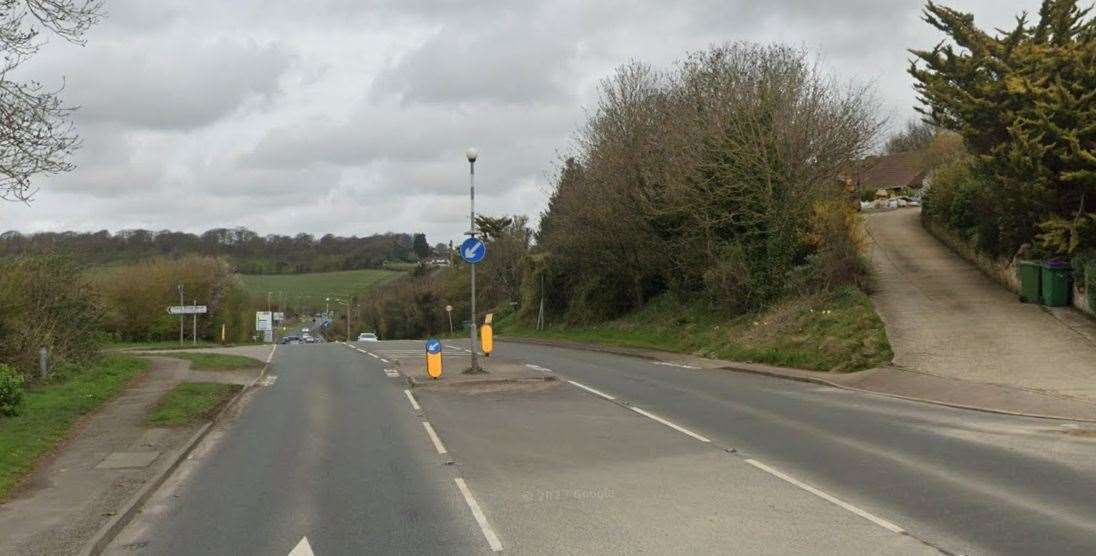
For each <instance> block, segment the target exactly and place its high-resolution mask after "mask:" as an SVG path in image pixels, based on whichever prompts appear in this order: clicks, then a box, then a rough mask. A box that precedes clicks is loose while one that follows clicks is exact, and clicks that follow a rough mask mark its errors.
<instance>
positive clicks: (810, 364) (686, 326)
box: [496, 288, 893, 372]
mask: <svg viewBox="0 0 1096 556" xmlns="http://www.w3.org/2000/svg"><path fill="white" fill-rule="evenodd" d="M496 328H497V330H498V332H497V333H498V334H504V335H510V336H538V337H547V338H556V339H564V340H572V341H579V342H588V343H596V344H604V345H616V346H626V347H640V348H650V349H659V350H664V351H675V352H682V353H692V354H695V355H699V356H703V357H712V358H717V359H729V360H734V361H746V362H755V363H765V364H770V365H780V366H785V367H797V368H802V369H813V370H817V371H830V372H850V371H859V370H863V369H869V368H872V367H878V366H880V365H884V364H886V363H888V362H889V361H890V360H891V358H892V356H893V354H892V353H891V349H890V345H889V344H888V342H887V336H886V331H885V330H884V328H883V323H882V322H881V321H880V320H879V317H878V316H877V315H876V314H875V310H874V308H873V307H872V305H871V302H870V301H869V300H868V299H867V296H865V295H864V294H863V293H862V292H860V291H859V290H857V289H855V288H843V289H840V290H836V291H832V292H820V293H817V294H812V295H808V296H805V297H802V298H792V299H789V300H786V301H784V302H782V303H778V304H776V305H774V306H773V307H771V308H769V309H766V310H764V311H761V312H760V313H756V314H748V315H740V316H737V317H732V318H728V317H726V316H725V315H724V314H723V313H722V312H720V311H715V310H712V308H711V307H710V306H709V305H707V304H705V303H702V302H698V301H695V300H694V301H683V300H679V299H675V298H674V297H673V296H672V295H663V296H661V297H658V298H656V299H654V300H652V302H651V303H649V304H648V305H647V306H645V307H644V308H643V309H641V310H639V311H636V312H633V313H630V314H628V315H626V316H624V317H621V318H619V319H616V320H612V321H608V322H604V323H598V324H590V325H584V326H565V325H556V326H551V327H549V328H547V329H546V330H543V331H536V330H535V329H534V328H532V327H530V326H529V325H527V324H523V323H521V322H520V321H518V320H517V319H513V318H509V319H504V320H503V321H502V322H500V323H499V324H498V325H497V326H496Z"/></svg>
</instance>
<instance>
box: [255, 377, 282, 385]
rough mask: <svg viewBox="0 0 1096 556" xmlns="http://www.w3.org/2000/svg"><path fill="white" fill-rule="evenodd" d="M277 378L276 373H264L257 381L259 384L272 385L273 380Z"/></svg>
mask: <svg viewBox="0 0 1096 556" xmlns="http://www.w3.org/2000/svg"><path fill="white" fill-rule="evenodd" d="M277 380H278V376H277V375H266V376H264V377H263V379H262V380H260V381H259V386H274V382H276V381H277Z"/></svg>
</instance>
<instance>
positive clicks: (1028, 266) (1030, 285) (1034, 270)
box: [1016, 260, 1043, 303]
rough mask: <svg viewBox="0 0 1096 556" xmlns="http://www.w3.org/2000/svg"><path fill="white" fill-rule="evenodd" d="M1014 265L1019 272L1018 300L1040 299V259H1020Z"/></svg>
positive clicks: (1037, 300)
mask: <svg viewBox="0 0 1096 556" xmlns="http://www.w3.org/2000/svg"><path fill="white" fill-rule="evenodd" d="M1016 265H1017V268H1018V269H1019V272H1020V301H1023V302H1024V303H1039V302H1040V300H1041V299H1042V281H1041V280H1040V277H1041V276H1042V272H1043V269H1042V266H1043V264H1042V261H1028V260H1020V261H1017V263H1016Z"/></svg>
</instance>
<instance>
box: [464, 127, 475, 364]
mask: <svg viewBox="0 0 1096 556" xmlns="http://www.w3.org/2000/svg"><path fill="white" fill-rule="evenodd" d="M464 155H465V157H466V158H467V159H468V198H469V207H470V209H471V210H470V211H469V221H470V222H471V227H470V228H468V235H469V236H471V237H476V158H477V157H478V156H479V153H477V152H476V149H473V148H469V149H468V150H467V151H465V153H464ZM468 266H470V267H471V269H470V272H471V275H472V327H471V328H472V331H471V334H470V339H471V342H472V345H470V346H468V348H469V349H468V351H469V352H470V353H471V355H472V368H471V372H473V373H478V372H479V362H478V361H476V352H478V351H479V347H478V346H477V345H476V332H477V330H476V265H474V264H470V265H468Z"/></svg>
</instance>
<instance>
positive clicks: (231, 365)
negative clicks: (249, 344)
mask: <svg viewBox="0 0 1096 556" xmlns="http://www.w3.org/2000/svg"><path fill="white" fill-rule="evenodd" d="M166 356H167V357H172V358H174V359H185V360H187V361H190V368H191V369H194V370H196V371H233V370H237V369H257V368H259V367H262V366H263V362H262V361H259V360H258V359H255V358H253V357H245V356H243V355H229V354H225V353H195V352H190V353H185V352H184V353H180V352H176V351H173V352H171V353H170V354H167V355H166Z"/></svg>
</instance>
